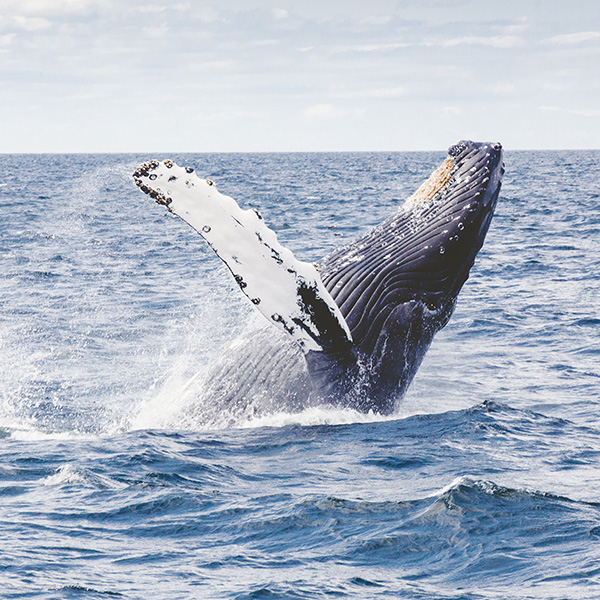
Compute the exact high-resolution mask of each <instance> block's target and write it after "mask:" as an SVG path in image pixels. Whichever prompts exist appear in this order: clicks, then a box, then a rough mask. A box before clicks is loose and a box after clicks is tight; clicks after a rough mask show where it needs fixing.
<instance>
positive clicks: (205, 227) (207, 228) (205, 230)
mask: <svg viewBox="0 0 600 600" xmlns="http://www.w3.org/2000/svg"><path fill="white" fill-rule="evenodd" d="M202 231H203V232H204V233H210V226H208V225H205V226H204V227H203V228H202Z"/></svg>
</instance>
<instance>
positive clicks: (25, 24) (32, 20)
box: [13, 15, 52, 31]
mask: <svg viewBox="0 0 600 600" xmlns="http://www.w3.org/2000/svg"><path fill="white" fill-rule="evenodd" d="M13 20H14V23H15V25H16V26H17V27H18V28H19V29H24V30H25V31H39V30H40V29H47V28H48V27H50V26H51V25H52V21H48V19H43V18H41V17H24V16H22V15H17V16H15V17H14V18H13Z"/></svg>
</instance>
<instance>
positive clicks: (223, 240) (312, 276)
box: [133, 160, 352, 352]
mask: <svg viewBox="0 0 600 600" xmlns="http://www.w3.org/2000/svg"><path fill="white" fill-rule="evenodd" d="M133 176H134V179H135V182H136V184H137V185H138V186H139V187H140V189H141V190H142V191H143V192H145V193H146V194H148V195H149V196H151V197H152V198H154V200H155V201H156V202H157V203H159V204H164V205H165V206H167V208H168V210H170V211H172V212H174V213H175V214H176V215H177V216H179V217H181V218H182V219H183V220H184V221H185V222H186V223H188V224H189V225H191V226H192V227H193V228H194V229H195V230H196V231H197V232H198V233H199V234H200V235H201V236H202V237H203V238H204V239H205V240H206V241H207V242H208V243H209V244H210V246H211V247H212V249H213V250H214V251H215V252H216V254H217V255H218V256H219V258H220V259H221V260H222V261H223V262H224V263H225V264H226V265H227V267H228V268H229V270H230V271H231V272H232V274H233V276H234V278H235V280H236V282H237V283H238V285H239V287H240V289H241V290H242V292H244V294H245V295H246V296H247V297H248V298H249V299H250V301H251V302H252V303H253V304H254V305H255V306H256V308H258V310H260V312H261V313H262V314H263V315H264V316H265V317H266V318H267V319H268V320H269V321H270V322H271V323H273V325H275V326H276V327H278V328H280V329H282V330H284V331H286V332H288V333H289V334H290V335H291V336H292V338H293V339H294V341H295V342H296V343H297V344H299V346H300V347H301V348H302V349H303V350H304V351H305V352H308V351H309V350H314V351H323V350H336V351H337V350H339V349H344V348H347V347H349V346H350V344H351V342H352V336H351V334H350V330H349V329H348V325H347V324H346V321H345V319H344V317H343V316H342V313H341V312H340V309H339V308H338V306H337V304H336V303H335V301H334V300H333V298H332V297H331V296H330V294H329V292H328V291H327V289H326V288H325V286H324V285H323V282H322V281H321V278H320V276H319V274H318V272H317V270H316V269H315V267H314V266H313V265H311V264H309V263H305V262H301V261H299V260H297V259H296V258H295V257H294V255H293V254H292V252H291V251H290V250H288V249H287V248H284V247H283V246H282V245H281V244H280V243H279V242H278V241H277V235H276V234H275V232H274V231H272V230H271V229H269V228H268V227H267V226H266V225H265V222H264V221H263V219H262V217H261V216H260V215H259V214H258V212H257V211H255V210H242V209H241V208H240V207H239V206H238V204H237V203H236V202H235V200H233V198H230V197H229V196H225V195H223V194H221V193H219V192H218V191H217V189H216V187H215V185H214V184H213V182H212V181H210V180H204V179H200V178H199V177H197V176H196V174H195V173H194V172H193V170H192V169H189V168H186V169H184V168H182V167H179V166H177V165H176V164H175V163H173V162H172V161H169V160H166V161H163V162H160V163H159V162H158V161H151V162H149V163H146V164H144V165H142V166H141V167H140V168H139V169H138V170H137V171H136V172H135V173H134V175H133Z"/></svg>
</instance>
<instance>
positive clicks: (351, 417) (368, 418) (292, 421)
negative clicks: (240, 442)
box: [239, 406, 396, 429]
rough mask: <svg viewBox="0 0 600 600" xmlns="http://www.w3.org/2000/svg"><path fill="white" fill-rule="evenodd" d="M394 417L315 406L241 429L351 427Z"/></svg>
mask: <svg viewBox="0 0 600 600" xmlns="http://www.w3.org/2000/svg"><path fill="white" fill-rule="evenodd" d="M395 418H396V417H395V416H394V415H389V416H383V415H378V414H376V413H373V412H372V411H369V412H368V413H361V412H358V411H356V410H353V409H350V408H336V407H332V406H315V407H311V408H307V409H305V410H303V411H301V412H298V413H288V412H281V413H275V414H271V415H266V416H262V417H257V418H255V419H251V420H249V421H244V422H241V423H240V424H239V427H240V429H247V428H254V427H287V426H290V425H302V426H314V425H351V424H354V423H375V422H378V421H390V420H394V419H395Z"/></svg>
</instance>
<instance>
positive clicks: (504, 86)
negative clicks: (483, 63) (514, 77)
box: [492, 82, 517, 96]
mask: <svg viewBox="0 0 600 600" xmlns="http://www.w3.org/2000/svg"><path fill="white" fill-rule="evenodd" d="M516 91H517V88H516V87H515V84H514V83H508V82H504V83H503V82H499V83H496V84H495V85H493V86H492V92H493V93H494V94H499V95H501V96H512V95H513V94H514V93H515V92H516Z"/></svg>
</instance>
